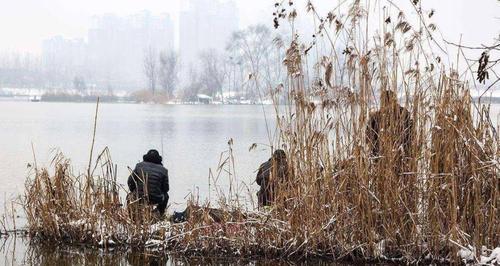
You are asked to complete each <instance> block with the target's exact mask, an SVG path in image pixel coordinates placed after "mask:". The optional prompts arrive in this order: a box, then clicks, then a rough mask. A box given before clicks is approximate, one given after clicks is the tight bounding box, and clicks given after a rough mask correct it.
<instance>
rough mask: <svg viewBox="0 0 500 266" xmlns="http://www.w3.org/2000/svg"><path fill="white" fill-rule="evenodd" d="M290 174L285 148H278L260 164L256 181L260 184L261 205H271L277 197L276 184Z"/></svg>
mask: <svg viewBox="0 0 500 266" xmlns="http://www.w3.org/2000/svg"><path fill="white" fill-rule="evenodd" d="M287 176H288V164H287V161H286V154H285V152H284V151H283V150H276V151H275V152H274V153H273V156H272V157H271V158H270V159H269V160H268V161H266V162H264V163H263V164H261V165H260V167H259V171H258V173H257V177H256V178H255V181H256V183H257V184H258V185H259V186H260V190H259V192H258V193H257V198H258V203H259V206H269V205H271V203H272V202H274V199H275V193H276V184H277V182H279V181H284V180H286V178H287Z"/></svg>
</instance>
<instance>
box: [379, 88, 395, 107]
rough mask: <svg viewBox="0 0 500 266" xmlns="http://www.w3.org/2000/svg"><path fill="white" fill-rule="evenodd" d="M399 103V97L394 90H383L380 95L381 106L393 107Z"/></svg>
mask: <svg viewBox="0 0 500 266" xmlns="http://www.w3.org/2000/svg"><path fill="white" fill-rule="evenodd" d="M397 103H398V95H397V94H396V93H395V92H393V91H392V90H383V91H382V92H381V93H380V106H382V107H384V106H392V105H395V104H397Z"/></svg>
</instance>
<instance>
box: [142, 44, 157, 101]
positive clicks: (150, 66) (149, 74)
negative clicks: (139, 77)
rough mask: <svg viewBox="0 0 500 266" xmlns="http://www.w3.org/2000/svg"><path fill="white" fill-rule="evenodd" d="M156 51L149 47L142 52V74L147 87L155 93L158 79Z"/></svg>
mask: <svg viewBox="0 0 500 266" xmlns="http://www.w3.org/2000/svg"><path fill="white" fill-rule="evenodd" d="M156 58H157V57H156V52H155V51H154V49H153V48H151V47H149V48H148V49H147V50H146V51H145V52H144V74H145V75H146V78H147V82H148V89H149V90H151V92H152V93H153V94H155V89H156V82H157V80H158V69H157V68H158V64H157V60H156Z"/></svg>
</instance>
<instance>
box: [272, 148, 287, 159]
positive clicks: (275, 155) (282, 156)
mask: <svg viewBox="0 0 500 266" xmlns="http://www.w3.org/2000/svg"><path fill="white" fill-rule="evenodd" d="M273 159H274V160H276V161H277V162H284V161H285V160H286V153H285V151H284V150H281V149H278V150H275V151H274V153H273Z"/></svg>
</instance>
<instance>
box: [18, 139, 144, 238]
mask: <svg viewBox="0 0 500 266" xmlns="http://www.w3.org/2000/svg"><path fill="white" fill-rule="evenodd" d="M52 164H53V166H54V173H52V174H50V173H49V171H48V170H47V169H41V170H39V169H35V174H34V177H33V178H31V179H28V181H27V183H26V192H25V197H24V209H25V212H26V215H27V221H28V232H29V233H30V234H31V236H32V237H34V238H35V239H39V240H45V241H46V240H50V241H56V242H64V243H81V244H90V245H95V246H114V245H119V244H123V243H144V242H146V241H147V240H148V239H149V238H150V237H151V235H152V233H153V232H151V230H150V227H149V226H150V225H151V224H152V221H153V214H152V212H151V209H150V208H142V209H139V210H136V211H139V212H141V213H140V214H138V216H140V217H142V219H141V221H140V222H138V221H137V220H133V219H131V218H130V216H129V213H128V211H127V209H126V208H124V204H123V201H122V200H120V195H119V189H120V187H119V185H118V183H117V182H116V169H115V168H116V166H115V165H113V164H112V162H111V159H110V156H109V151H108V149H105V150H104V151H103V152H102V153H101V154H100V155H99V157H98V159H97V161H96V163H95V167H94V168H93V170H91V169H89V171H88V174H86V175H85V174H84V175H74V173H73V172H72V170H71V167H70V162H69V160H68V159H66V158H65V157H64V156H63V155H62V154H58V155H57V156H56V157H55V158H54V160H53V162H52ZM96 170H98V171H99V173H97V171H96Z"/></svg>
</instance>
